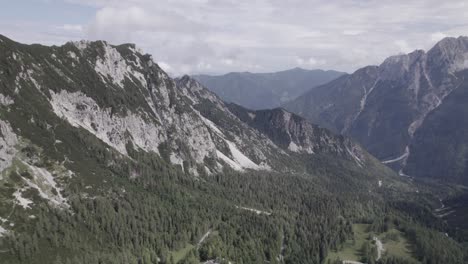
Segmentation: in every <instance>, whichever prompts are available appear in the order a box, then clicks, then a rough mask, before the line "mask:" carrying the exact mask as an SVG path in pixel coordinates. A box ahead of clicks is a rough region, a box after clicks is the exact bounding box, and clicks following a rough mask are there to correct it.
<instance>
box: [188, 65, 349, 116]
mask: <svg viewBox="0 0 468 264" xmlns="http://www.w3.org/2000/svg"><path fill="white" fill-rule="evenodd" d="M342 74H344V73H342V72H338V71H333V70H320V69H316V70H306V69H302V68H298V67H296V68H293V69H289V70H284V71H279V72H273V73H251V72H231V73H227V74H223V75H214V76H212V75H194V76H193V78H195V79H197V80H198V81H199V82H201V83H202V84H203V85H204V86H205V87H207V88H208V89H210V90H211V91H213V92H215V93H216V94H218V95H219V96H220V97H221V98H222V99H223V100H224V101H227V102H233V103H237V104H239V105H242V106H244V107H247V108H250V109H256V110H259V109H269V108H274V107H278V106H280V105H281V104H282V103H283V102H286V101H288V100H291V99H293V98H295V97H296V96H299V95H300V94H302V93H303V92H305V91H306V90H308V89H310V88H312V87H314V86H317V85H319V84H323V83H326V82H327V81H330V80H332V79H335V78H337V77H339V76H340V75H342Z"/></svg>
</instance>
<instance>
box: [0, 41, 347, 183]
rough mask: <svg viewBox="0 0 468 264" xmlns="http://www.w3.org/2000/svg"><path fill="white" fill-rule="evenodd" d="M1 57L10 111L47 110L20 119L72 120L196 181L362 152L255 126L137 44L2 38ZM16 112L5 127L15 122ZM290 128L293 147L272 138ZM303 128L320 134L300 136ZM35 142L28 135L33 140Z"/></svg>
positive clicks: (275, 126)
mask: <svg viewBox="0 0 468 264" xmlns="http://www.w3.org/2000/svg"><path fill="white" fill-rule="evenodd" d="M0 51H1V54H2V57H0V62H1V71H2V72H6V73H7V74H5V75H4V76H3V77H2V78H1V81H2V91H1V93H0V94H1V97H0V102H1V104H2V106H3V107H4V108H5V109H7V110H6V111H7V112H8V111H9V110H8V109H10V108H11V109H21V108H22V107H25V106H26V105H27V104H29V106H30V107H32V109H34V112H35V113H41V114H40V115H36V114H31V113H29V114H28V115H31V116H24V117H21V120H13V121H18V122H19V121H24V120H29V121H28V122H29V123H30V124H33V123H37V122H40V123H44V125H45V126H46V127H47V128H52V127H56V126H57V125H59V124H62V123H61V122H62V121H65V122H66V124H68V125H69V126H70V127H71V128H72V129H77V130H80V131H86V133H89V134H90V135H92V136H94V137H96V138H98V139H99V140H100V141H102V142H103V143H105V144H107V145H108V146H109V147H110V148H112V149H113V150H115V151H116V152H117V153H119V154H120V155H121V156H123V157H129V158H131V153H134V152H135V151H137V152H138V151H144V152H148V153H154V154H156V155H159V156H160V157H162V158H163V159H166V160H168V161H169V162H171V163H173V164H177V165H180V166H181V168H182V169H183V170H184V171H185V172H187V173H190V174H194V175H197V174H199V173H200V172H204V173H208V174H210V173H215V172H220V171H222V170H223V168H225V167H230V168H232V169H235V170H240V171H243V170H245V169H255V170H280V171H281V170H283V169H285V167H284V165H283V163H284V162H285V161H286V160H288V159H292V156H293V155H294V153H295V152H297V151H298V150H299V149H300V150H305V153H309V154H311V153H317V152H320V151H321V150H322V149H324V150H325V149H327V148H326V147H325V145H326V144H331V145H333V146H331V147H330V148H328V149H335V151H334V153H335V154H337V153H348V154H347V155H349V157H351V156H353V155H354V154H351V153H352V152H349V151H348V150H347V149H348V148H349V146H348V145H345V144H344V141H343V140H335V137H334V136H333V135H331V134H330V133H329V132H328V131H327V132H324V131H321V132H320V133H318V132H317V131H318V130H317V129H316V128H314V127H313V126H312V125H310V124H306V123H305V122H304V121H303V120H301V121H300V122H298V124H297V125H294V124H293V123H294V122H283V123H281V122H278V120H279V119H276V120H271V122H272V123H271V124H270V130H269V131H268V130H265V129H263V130H262V129H257V128H256V127H252V125H254V124H253V123H251V122H247V121H246V120H243V119H241V118H239V117H238V116H237V115H235V114H234V113H232V111H231V109H230V108H229V107H228V106H226V104H225V103H224V102H223V101H222V100H221V99H220V98H219V97H217V96H216V95H215V94H214V93H212V92H210V91H208V90H207V89H205V88H204V87H203V86H202V85H201V84H200V83H198V82H197V81H196V80H194V79H192V78H190V77H188V76H184V77H183V78H180V79H177V80H173V79H171V78H170V77H169V76H168V75H167V74H166V73H165V72H164V71H162V70H161V68H159V66H158V65H157V64H156V63H154V62H153V60H152V59H151V56H150V55H147V54H142V53H141V52H140V51H138V50H137V49H136V48H135V46H134V45H132V44H124V45H119V46H113V45H109V44H108V43H107V42H105V41H96V42H88V41H80V42H70V43H67V44H65V45H63V46H60V47H56V46H53V47H45V46H41V45H30V46H28V45H22V44H19V43H16V42H14V41H11V40H9V39H7V38H4V37H2V42H1V43H0ZM28 100H29V102H26V101H28ZM36 109H37V110H36ZM15 111H17V110H15ZM7 112H6V114H5V119H6V120H5V121H8V119H9V118H10V119H11V118H13V117H11V115H8V114H7ZM265 113H268V112H265ZM271 114H272V115H276V114H275V111H273V112H272V113H271ZM283 114H284V117H286V116H292V115H291V114H289V113H286V112H283ZM294 118H297V117H294ZM294 118H293V119H294ZM13 123H14V122H13ZM21 125H23V124H22V123H21ZM282 125H285V126H291V127H288V128H286V130H285V131H289V130H291V132H292V133H293V134H294V133H296V135H294V142H292V145H291V147H290V146H289V145H288V146H287V147H284V146H283V145H282V143H281V140H279V136H280V134H278V137H271V135H272V134H274V133H277V132H275V131H276V130H277V131H282V128H281V126H282ZM16 126H19V124H16ZM294 126H299V127H301V126H302V127H308V129H309V130H310V131H313V133H316V134H317V135H320V136H316V134H314V135H313V136H312V134H310V135H309V134H307V133H309V132H304V131H307V130H303V131H294V129H295V128H294ZM316 130H317V131H316ZM288 133H289V132H288ZM301 133H303V134H304V133H305V134H304V135H302V134H301ZM20 134H21V133H20ZM285 135H286V134H285ZM33 137H34V136H33V135H28V136H27V137H25V138H26V139H27V140H31V141H34V138H33ZM332 139H333V140H332ZM57 140H58V141H61V140H62V139H57ZM286 140H287V139H286ZM315 141H317V142H315ZM327 151H328V150H327ZM325 152H326V151H325ZM5 153H7V151H5ZM330 153H331V152H330ZM5 160H6V161H8V159H7V155H6V154H5ZM6 166H7V165H5V167H6ZM288 169H289V168H288Z"/></svg>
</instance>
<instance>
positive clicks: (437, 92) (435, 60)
mask: <svg viewBox="0 0 468 264" xmlns="http://www.w3.org/2000/svg"><path fill="white" fill-rule="evenodd" d="M467 56H468V38H466V37H459V38H446V39H444V40H442V41H440V42H439V43H438V44H436V45H435V46H434V47H433V48H432V49H431V50H429V51H428V52H427V53H426V52H424V51H421V50H417V51H414V52H412V53H410V54H405V55H398V56H393V57H390V58H388V59H386V60H385V61H384V62H383V63H382V64H381V65H380V66H378V67H376V66H370V67H366V68H363V69H360V70H358V71H356V72H355V73H353V74H351V75H347V76H344V77H342V78H340V79H338V80H336V81H334V82H331V83H328V84H326V85H324V86H321V87H318V88H315V89H313V90H311V91H310V92H309V93H307V94H305V95H304V96H302V97H300V98H298V99H297V100H295V101H293V102H291V103H289V104H287V105H286V106H285V107H286V108H287V109H288V110H291V111H293V112H296V113H298V114H301V115H303V116H305V117H306V118H308V119H309V120H311V121H312V122H317V123H318V124H320V125H323V126H325V127H327V128H330V129H332V130H333V131H335V132H341V133H343V134H345V135H349V136H351V137H353V138H355V139H356V140H357V141H358V142H360V143H361V144H363V146H364V147H366V149H367V150H368V151H369V152H370V153H372V154H374V155H375V156H376V157H377V158H379V159H380V160H382V162H383V163H385V164H388V165H390V166H392V167H393V168H395V169H397V170H398V171H400V173H401V174H405V169H404V168H405V166H406V165H407V162H408V161H411V160H413V159H412V158H410V159H409V160H408V157H411V156H412V155H415V154H414V153H413V152H412V148H414V147H416V145H415V144H416V142H414V137H415V135H416V134H417V131H418V130H419V129H420V127H421V126H422V125H423V124H424V123H425V122H426V118H427V116H428V115H429V114H430V113H431V112H433V111H434V110H435V109H437V108H438V107H440V106H441V105H443V104H444V100H445V98H446V97H447V96H448V95H449V94H451V93H452V92H453V91H454V90H456V89H457V88H458V87H460V85H461V84H462V82H463V79H462V78H460V77H458V76H457V73H459V72H460V71H462V70H463V69H465V68H466V67H467V66H468V64H467V61H468V60H467ZM343 91H345V92H343ZM454 114H455V113H454ZM431 122H434V121H431ZM418 148H419V149H422V148H424V147H422V146H420V147H418ZM418 153H421V152H420V151H418ZM418 155H421V154H418ZM415 159H418V160H420V159H419V158H417V157H415ZM427 162H430V161H429V160H427ZM450 163H451V162H449V161H447V162H446V163H445V165H444V166H443V167H447V166H450V165H449V164H450ZM412 171H414V170H412ZM449 177H450V176H449Z"/></svg>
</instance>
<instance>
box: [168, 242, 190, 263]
mask: <svg viewBox="0 0 468 264" xmlns="http://www.w3.org/2000/svg"><path fill="white" fill-rule="evenodd" d="M194 248H195V246H194V245H192V244H187V246H185V247H184V248H181V249H179V250H177V251H173V252H171V256H172V258H173V259H174V263H177V262H179V261H181V260H182V259H183V258H184V257H185V256H186V255H187V254H188V253H189V252H190V250H192V249H194Z"/></svg>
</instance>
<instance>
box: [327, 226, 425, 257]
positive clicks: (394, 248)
mask: <svg viewBox="0 0 468 264" xmlns="http://www.w3.org/2000/svg"><path fill="white" fill-rule="evenodd" d="M368 227H369V225H367V224H354V225H353V231H354V240H351V239H350V240H348V241H346V242H345V243H344V244H343V245H342V248H341V249H339V250H338V251H330V252H329V254H328V257H327V260H326V261H325V263H326V262H327V261H328V260H330V261H334V260H336V259H340V260H353V261H360V260H361V258H362V255H361V249H362V245H363V244H364V243H365V242H366V241H372V237H373V236H374V234H373V232H369V231H368ZM377 237H378V238H379V239H380V240H381V241H382V243H383V246H384V249H385V251H384V252H383V256H395V257H400V258H405V259H409V260H413V261H416V259H415V258H414V257H413V256H412V253H411V245H410V244H409V242H408V240H407V239H406V238H405V237H404V234H403V233H402V232H400V231H398V230H396V229H390V230H389V231H388V232H385V233H382V234H378V235H377Z"/></svg>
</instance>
